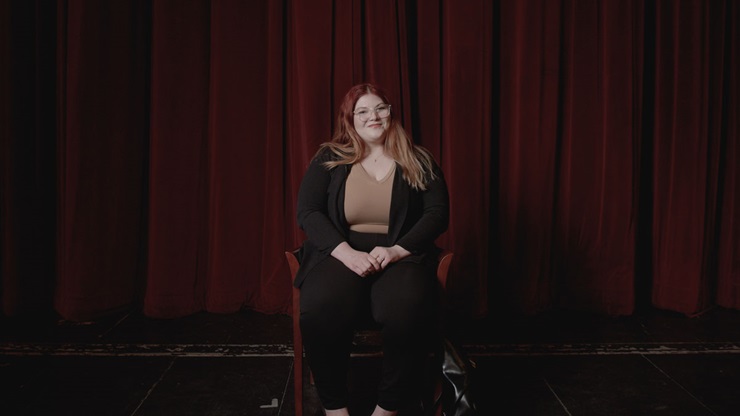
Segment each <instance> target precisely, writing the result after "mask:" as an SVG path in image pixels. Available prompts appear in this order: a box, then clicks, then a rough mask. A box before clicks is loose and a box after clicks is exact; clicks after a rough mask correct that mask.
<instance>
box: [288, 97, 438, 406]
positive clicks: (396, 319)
mask: <svg viewBox="0 0 740 416" xmlns="http://www.w3.org/2000/svg"><path fill="white" fill-rule="evenodd" d="M448 219H449V198H448V194H447V186H446V184H445V181H444V177H443V175H442V172H441V170H440V169H439V167H438V166H437V164H436V163H435V161H434V159H433V157H432V155H431V154H430V153H429V152H428V151H427V150H426V149H423V148H422V147H419V146H416V145H414V144H413V142H412V141H411V139H410V137H409V135H408V134H407V133H406V131H405V130H404V129H403V127H402V126H401V124H400V123H399V121H398V120H396V119H395V118H394V117H393V116H392V112H391V105H390V102H389V100H388V98H387V96H386V94H384V93H383V92H382V91H381V90H380V89H379V88H378V87H376V86H374V85H371V84H361V85H356V86H354V87H352V88H351V89H350V90H349V91H348V92H347V94H346V95H345V97H344V100H343V101H342V104H341V106H340V109H339V116H338V120H337V126H336V131H335V133H334V137H333V138H332V141H331V142H327V143H324V144H322V145H321V147H320V148H319V151H318V152H317V154H316V156H315V157H314V158H313V160H312V161H311V164H310V166H309V167H308V170H307V171H306V174H305V176H304V178H303V182H302V183H301V187H300V191H299V193H298V224H299V225H300V227H301V228H302V229H303V230H304V231H305V232H306V235H307V237H308V239H307V240H306V241H305V242H304V243H303V247H302V249H301V255H300V257H301V267H300V269H299V271H298V275H297V276H296V280H295V285H296V287H298V288H300V290H301V297H300V300H301V301H300V307H301V316H300V325H301V333H302V334H303V340H304V343H305V349H306V356H307V359H308V363H309V366H310V367H311V370H312V372H313V375H314V380H315V382H316V387H317V389H318V393H319V397H320V399H321V403H322V405H323V406H324V409H325V410H326V414H327V415H348V414H349V413H348V409H347V405H348V391H347V390H348V389H347V371H348V366H349V354H350V350H351V344H352V338H353V332H354V329H355V326H356V325H357V323H358V321H359V320H361V317H363V316H367V315H371V316H372V318H373V320H374V321H375V322H377V323H378V324H380V326H381V327H382V334H383V347H382V348H383V366H382V374H381V381H380V385H379V386H378V401H377V406H376V407H375V411H374V412H373V416H380V415H396V414H397V412H398V410H399V409H400V408H402V407H405V406H409V405H414V404H416V403H418V399H419V397H418V389H417V387H419V386H420V385H421V379H420V376H421V374H423V363H424V359H425V357H426V355H427V353H428V351H429V350H430V341H431V339H433V338H432V337H433V336H434V335H435V330H436V318H437V311H436V308H437V303H438V298H437V286H436V284H437V281H436V279H435V265H436V260H437V254H438V253H439V250H438V249H437V248H436V246H435V245H434V240H435V239H436V238H437V237H438V236H439V235H440V234H441V233H443V232H444V231H445V230H446V229H447V223H448Z"/></svg>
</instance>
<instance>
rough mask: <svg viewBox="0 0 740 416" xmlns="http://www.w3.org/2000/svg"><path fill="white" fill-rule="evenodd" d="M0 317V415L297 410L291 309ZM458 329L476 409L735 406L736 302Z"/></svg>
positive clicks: (366, 362)
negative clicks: (682, 310)
mask: <svg viewBox="0 0 740 416" xmlns="http://www.w3.org/2000/svg"><path fill="white" fill-rule="evenodd" d="M0 324H1V325H2V327H1V328H0V329H2V332H1V333H0V334H1V335H0V392H1V394H2V399H1V400H0V414H2V415H96V416H98V415H137V416H144V415H255V416H261V415H265V416H267V415H292V414H293V385H292V365H293V360H292V345H291V320H290V318H289V317H287V316H283V315H262V314H259V313H255V312H250V311H243V312H240V313H237V314H231V315H215V314H207V313H201V314H196V315H193V316H189V317H186V318H181V319H173V320H154V319H148V318H145V317H143V316H141V315H140V314H137V313H129V314H125V315H119V316H117V317H112V318H110V319H107V320H104V321H100V322H95V323H88V324H74V323H70V322H64V321H56V320H37V321H33V322H32V321H28V320H19V319H7V318H5V319H3V320H2V321H0ZM455 328H456V334H454V338H455V339H457V340H458V341H459V343H460V344H462V345H463V346H464V349H465V350H466V351H467V352H468V353H469V355H470V356H471V358H472V359H474V361H475V362H476V364H477V368H476V373H475V376H476V378H475V381H476V383H475V393H476V395H477V399H478V405H479V408H480V414H481V415H548V416H549V415H583V416H591V415H620V416H622V415H670V416H680V415H687V416H688V415H692V416H693V415H728V416H729V415H733V416H734V415H738V414H740V312H737V311H727V310H722V309H714V310H711V311H709V312H707V313H705V314H704V315H702V316H700V317H697V318H686V317H683V316H680V315H677V314H673V313H668V312H661V311H650V312H648V313H643V314H639V315H634V316H631V317H622V318H606V317H599V316H592V315H588V314H583V313H578V314H577V313H550V314H546V315H543V316H538V317H530V318H517V319H513V318H511V319H509V318H507V319H504V318H498V319H487V320H479V321H472V322H469V323H468V324H466V325H456V326H455ZM369 348H370V350H372V349H373V347H372V346H371V347H369ZM378 363H379V358H378V357H377V356H365V355H360V356H357V357H354V358H353V361H352V374H351V379H352V380H353V384H352V387H353V399H352V401H353V402H352V408H351V410H355V411H356V413H354V414H357V415H361V416H362V415H367V414H369V411H370V410H369V409H370V408H371V407H372V405H373V388H372V383H373V381H374V380H375V379H376V377H377V371H378ZM306 395H307V397H306V399H305V406H306V407H307V411H306V414H307V415H309V416H313V415H317V414H320V413H319V411H318V402H317V398H316V393H315V391H314V390H313V389H312V388H311V387H310V386H308V385H306Z"/></svg>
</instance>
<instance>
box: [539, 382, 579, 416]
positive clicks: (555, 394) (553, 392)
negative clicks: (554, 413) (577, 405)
mask: <svg viewBox="0 0 740 416" xmlns="http://www.w3.org/2000/svg"><path fill="white" fill-rule="evenodd" d="M542 381H544V382H545V385H547V388H548V389H550V392H551V393H552V394H553V396H555V398H556V399H557V401H558V403H560V406H562V407H563V410H565V413H567V414H568V416H573V415H572V414H571V413H570V411H569V410H568V407H567V406H566V405H565V403H563V401H562V400H560V396H558V394H557V393H556V392H555V389H553V388H552V386H551V385H550V383H549V382H548V381H547V378H546V377H542Z"/></svg>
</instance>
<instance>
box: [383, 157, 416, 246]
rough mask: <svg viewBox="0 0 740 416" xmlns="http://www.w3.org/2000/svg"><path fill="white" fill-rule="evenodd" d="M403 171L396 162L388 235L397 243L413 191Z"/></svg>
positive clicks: (392, 242) (392, 241)
mask: <svg viewBox="0 0 740 416" xmlns="http://www.w3.org/2000/svg"><path fill="white" fill-rule="evenodd" d="M401 172H402V169H401V166H400V165H399V164H398V163H396V174H395V175H394V177H393V194H392V197H391V212H390V218H389V221H390V224H388V225H389V227H388V235H389V236H390V241H391V244H395V243H396V241H398V237H399V235H400V234H401V228H403V223H404V220H405V219H406V214H407V212H408V209H409V192H411V187H410V186H409V185H408V184H407V183H406V181H405V180H404V179H403V175H402V174H401Z"/></svg>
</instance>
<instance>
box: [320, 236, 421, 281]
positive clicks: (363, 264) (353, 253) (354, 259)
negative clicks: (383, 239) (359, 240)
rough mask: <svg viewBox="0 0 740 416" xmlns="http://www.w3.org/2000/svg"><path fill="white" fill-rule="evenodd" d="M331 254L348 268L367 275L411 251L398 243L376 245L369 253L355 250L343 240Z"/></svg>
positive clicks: (363, 275) (361, 274)
mask: <svg viewBox="0 0 740 416" xmlns="http://www.w3.org/2000/svg"><path fill="white" fill-rule="evenodd" d="M331 254H332V256H334V257H335V258H336V259H337V260H339V261H341V262H342V263H343V264H344V265H345V266H347V268H348V269H350V270H352V271H353V272H355V273H357V274H358V275H359V276H362V277H365V276H369V275H371V274H373V273H377V272H379V271H381V270H383V269H385V268H386V267H388V265H389V264H391V263H394V262H397V261H398V260H401V259H402V258H404V257H406V256H408V255H409V254H411V253H409V252H408V251H407V250H406V249H404V248H403V247H401V246H398V245H396V246H393V247H375V248H373V249H372V250H371V251H370V252H369V253H366V252H364V251H358V250H355V249H353V248H352V247H350V245H349V244H347V242H343V243H341V244H339V245H338V246H337V247H336V248H335V249H334V251H332V253H331Z"/></svg>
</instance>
